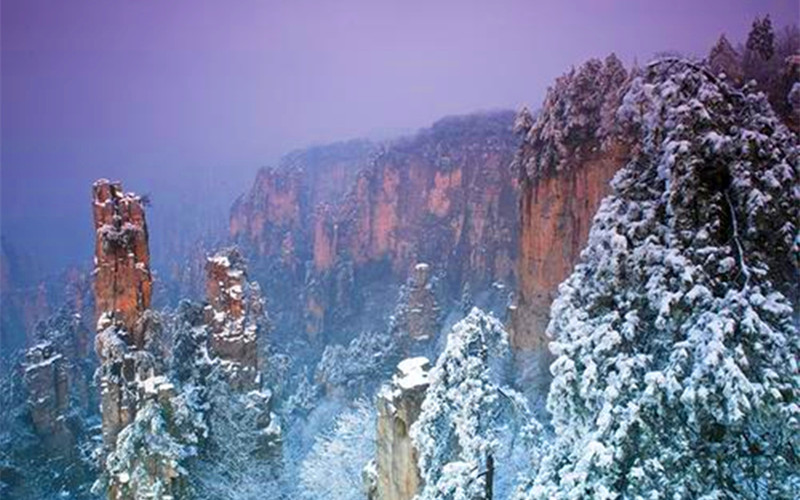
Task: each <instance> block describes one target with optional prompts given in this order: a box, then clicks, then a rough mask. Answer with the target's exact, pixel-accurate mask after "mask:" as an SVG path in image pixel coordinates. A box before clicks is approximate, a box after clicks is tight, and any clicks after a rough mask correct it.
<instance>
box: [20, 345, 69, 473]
mask: <svg viewBox="0 0 800 500" xmlns="http://www.w3.org/2000/svg"><path fill="white" fill-rule="evenodd" d="M25 384H26V386H27V389H28V409H29V411H30V416H31V422H32V424H33V429H34V431H35V432H36V434H37V435H38V436H39V437H40V438H41V439H42V441H43V443H44V445H45V448H46V449H47V450H48V451H50V452H51V453H54V454H55V455H57V456H60V457H61V458H67V457H70V456H71V455H73V454H74V452H75V451H76V450H75V448H74V446H75V435H74V434H73V432H72V430H71V429H70V428H69V426H68V425H67V422H68V419H69V413H70V394H69V384H70V381H69V368H68V362H67V360H66V358H65V357H64V356H63V355H62V354H61V353H59V352H58V350H57V349H56V348H55V347H54V346H53V344H52V343H50V342H42V343H39V344H37V345H35V346H33V347H31V348H30V349H28V351H27V353H26V355H25Z"/></svg>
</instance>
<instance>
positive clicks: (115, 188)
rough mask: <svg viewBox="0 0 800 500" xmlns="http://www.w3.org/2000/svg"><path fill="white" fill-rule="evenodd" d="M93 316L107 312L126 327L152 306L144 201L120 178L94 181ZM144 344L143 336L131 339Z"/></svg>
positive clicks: (131, 325)
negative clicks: (127, 190) (124, 186)
mask: <svg viewBox="0 0 800 500" xmlns="http://www.w3.org/2000/svg"><path fill="white" fill-rule="evenodd" d="M93 195H94V201H93V206H92V208H93V210H92V211H93V215H94V228H95V269H94V290H95V310H96V317H97V318H99V317H100V315H102V314H104V313H108V314H111V315H112V316H113V317H114V318H115V319H116V320H117V321H119V322H120V323H121V325H122V326H123V327H124V328H125V329H126V330H127V331H129V332H133V330H134V326H135V324H136V322H137V320H138V319H139V317H140V316H141V314H142V313H143V312H144V311H145V310H147V309H148V308H149V307H150V300H151V294H152V286H153V281H152V276H151V274H150V251H149V248H148V241H147V222H146V221H145V215H144V204H145V203H144V201H143V200H142V198H140V197H139V196H136V195H135V194H133V193H125V192H124V191H123V190H122V185H121V184H120V183H118V182H114V183H112V182H109V181H107V180H99V181H97V182H95V184H94V186H93ZM132 340H133V343H134V344H136V346H137V347H142V339H132Z"/></svg>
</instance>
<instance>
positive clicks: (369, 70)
mask: <svg viewBox="0 0 800 500" xmlns="http://www.w3.org/2000/svg"><path fill="white" fill-rule="evenodd" d="M799 12H800V7H798V0H783V1H778V0H740V1H730V0H728V1H723V0H672V1H669V2H658V3H656V2H654V1H643V0H640V1H622V0H593V1H589V0H580V1H555V0H553V1H547V2H545V1H534V0H526V1H505V0H491V1H490V0H485V1H482V2H474V1H467V0H458V1H446V2H445V1H435V0H428V1H417V0H403V1H396V2H384V1H379V0H365V1H350V0H337V1H308V0H291V1H235V2H221V1H215V2H205V1H200V0H191V1H168V2H165V1H150V0H147V1H142V0H138V1H135V2H134V1H116V0H115V1H99V0H98V1H81V0H72V1H63V0H61V1H40V0H34V1H32V0H2V11H1V12H0V16H2V32H1V33H2V61H1V63H2V74H1V76H2V116H1V119H2V122H1V125H2V171H1V172H2V177H1V178H0V182H2V200H1V202H2V211H1V215H2V232H3V235H4V237H6V238H8V239H9V240H10V241H11V243H12V244H14V246H16V247H17V248H18V249H22V250H24V251H27V252H30V253H32V254H34V255H37V256H39V257H40V258H41V260H43V261H46V263H47V268H48V269H49V270H53V269H57V268H58V267H59V266H62V265H64V264H66V263H75V262H81V261H82V262H88V261H89V259H90V252H91V227H90V225H91V224H90V213H89V186H90V184H91V182H92V181H93V180H94V179H96V178H98V177H103V176H105V177H110V178H114V179H120V180H123V182H124V183H125V185H126V188H128V189H134V190H137V191H142V192H150V193H152V196H153V199H154V207H153V212H158V211H159V210H161V211H162V212H161V216H160V217H161V219H159V215H158V214H156V215H154V217H152V218H151V219H152V220H151V226H153V225H155V226H156V227H155V228H152V229H154V230H153V231H152V232H153V233H154V234H158V231H159V225H158V224H159V220H163V218H164V217H166V215H165V214H168V213H171V212H170V210H172V211H173V212H174V211H175V210H183V211H184V213H185V212H186V211H192V210H193V208H192V206H191V204H190V203H183V202H182V201H181V200H186V199H190V198H191V196H190V195H187V194H186V191H192V190H194V189H195V188H197V189H198V190H200V191H201V192H205V191H204V190H207V189H208V186H210V185H214V184H216V183H219V184H220V185H221V187H220V196H219V198H218V199H217V200H215V203H218V204H220V207H224V206H227V204H228V203H229V202H230V201H231V198H232V196H233V195H234V194H235V193H237V192H240V191H243V190H244V189H246V188H247V187H248V185H249V182H250V181H251V179H252V177H253V175H254V173H255V170H256V169H257V168H258V167H259V166H261V165H265V164H269V163H271V162H273V161H274V160H275V159H276V158H277V157H278V156H280V155H281V154H283V153H285V152H287V151H289V150H291V149H294V148H297V147H301V146H304V145H308V144H312V143H320V142H326V141H332V140H338V139H347V138H352V137H357V136H363V135H386V134H387V133H392V132H396V131H401V130H408V129H415V128H418V127H421V126H425V125H428V124H430V123H431V122H432V121H434V120H436V119H437V118H440V117H441V116H443V115H447V114H454V113H464V112H469V111H474V110H478V109H487V108H500V107H511V108H518V107H519V106H520V105H521V104H523V103H528V104H531V105H533V106H534V107H535V106H537V105H538V104H539V102H540V101H541V99H542V97H543V93H544V90H545V89H546V87H547V86H548V84H549V83H550V82H551V81H552V80H553V79H554V78H555V77H556V76H558V75H559V74H561V73H563V72H564V71H566V70H567V69H569V67H570V65H572V64H577V63H580V62H581V61H583V60H584V59H586V58H588V57H591V56H604V55H606V54H607V53H609V52H611V51H615V52H616V53H617V54H618V55H619V56H620V57H621V58H622V59H623V60H624V61H625V62H626V63H629V62H631V61H632V60H633V58H634V57H638V59H639V60H640V61H645V60H647V59H648V58H649V57H650V56H652V54H653V53H655V52H657V51H662V50H668V49H673V50H679V51H683V52H687V53H691V54H705V53H706V51H707V49H708V48H709V46H710V45H711V44H712V43H713V42H714V40H715V39H716V37H717V36H718V35H719V33H720V32H723V31H724V32H726V33H728V34H729V37H730V38H731V39H732V40H736V41H739V40H742V39H743V38H744V37H745V35H746V33H747V30H748V28H749V25H750V23H751V21H752V18H753V17H754V16H755V15H757V14H764V13H770V14H771V16H772V18H773V22H774V24H776V25H779V26H780V25H784V24H788V23H797V22H798V15H800V14H799ZM181 203H183V205H181Z"/></svg>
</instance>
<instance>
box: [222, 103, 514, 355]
mask: <svg viewBox="0 0 800 500" xmlns="http://www.w3.org/2000/svg"><path fill="white" fill-rule="evenodd" d="M512 120H513V115H512V113H510V112H505V111H504V112H494V113H485V114H476V115H469V116H464V117H453V118H446V119H444V120H441V121H439V122H437V123H436V124H434V125H433V127H431V128H430V129H425V130H423V131H421V132H419V133H418V134H416V135H415V136H413V137H409V138H405V139H401V140H398V141H395V142H392V143H389V144H386V145H384V146H382V147H380V148H375V147H371V148H366V147H362V148H355V149H354V150H353V151H350V153H349V154H348V155H344V156H346V158H344V159H343V160H342V162H341V164H338V163H337V165H338V167H337V168H331V169H325V168H312V167H309V163H308V162H309V161H310V160H309V159H308V158H306V159H305V160H304V161H303V162H299V163H291V162H288V161H287V162H284V163H285V164H284V165H281V166H280V167H279V168H278V169H275V170H262V171H261V172H260V173H259V175H258V178H257V179H256V183H255V185H254V186H253V189H252V190H251V191H250V193H248V194H247V195H246V196H244V197H243V198H242V199H240V200H239V202H237V204H236V205H235V206H234V208H233V210H232V214H231V236H232V237H233V238H234V240H236V241H237V242H238V243H239V244H240V245H241V246H242V247H243V249H244V250H245V251H246V253H247V255H248V256H249V260H250V262H251V263H252V264H253V265H252V269H253V272H254V275H255V276H256V277H257V278H258V279H259V281H260V282H261V283H262V284H264V286H265V288H266V290H267V294H268V295H269V296H270V297H272V296H276V297H285V298H287V299H290V300H286V301H284V302H280V303H277V304H276V308H275V309H276V310H277V311H279V312H278V317H277V318H276V323H277V324H278V325H279V326H286V325H292V328H290V329H291V330H292V331H296V327H297V326H300V327H301V328H303V329H304V330H305V331H306V334H307V336H308V337H309V338H310V339H311V340H312V341H313V340H314V339H316V338H319V337H320V335H321V334H323V333H330V332H335V331H336V330H337V329H340V327H341V326H343V325H344V324H345V322H347V324H348V325H353V324H354V323H357V321H358V319H357V318H358V317H359V316H361V315H363V314H364V313H365V309H367V308H368V307H369V305H368V304H366V302H367V301H366V300H365V295H366V294H365V293H362V292H363V290H365V289H367V288H369V287H372V286H379V287H380V286H386V285H390V284H393V285H397V284H399V283H403V282H404V281H405V280H406V278H407V277H408V276H409V275H410V273H411V271H412V268H413V266H414V265H415V264H416V263H417V262H420V261H424V262H427V263H429V264H430V266H431V268H432V270H433V271H434V272H441V273H443V274H444V276H445V285H446V287H445V288H446V290H447V292H448V295H449V296H450V297H458V296H459V295H460V293H461V291H462V288H463V287H464V285H465V284H466V283H470V284H471V285H473V289H483V288H486V287H487V286H488V285H489V284H491V283H493V282H495V281H504V282H507V283H512V282H513V280H514V262H515V259H516V253H517V241H518V240H517V231H516V227H517V224H516V220H517V208H516V197H517V193H516V179H515V178H514V177H513V176H512V175H511V172H510V171H509V168H508V165H509V164H510V162H511V159H512V158H513V152H514V150H515V148H516V146H517V140H516V139H515V138H514V136H513V134H512V133H511V124H512ZM337 147H338V146H337ZM304 162H305V163H304ZM322 166H323V167H324V165H322ZM370 295H371V296H374V293H373V291H372V289H370ZM297 297H299V298H300V301H301V305H300V307H296V306H294V305H293V304H294V303H296V302H297Z"/></svg>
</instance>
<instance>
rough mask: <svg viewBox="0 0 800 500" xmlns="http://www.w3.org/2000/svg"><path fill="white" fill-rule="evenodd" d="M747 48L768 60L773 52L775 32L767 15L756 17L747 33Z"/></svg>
mask: <svg viewBox="0 0 800 500" xmlns="http://www.w3.org/2000/svg"><path fill="white" fill-rule="evenodd" d="M746 47H747V50H748V51H750V52H753V53H755V54H757V55H758V56H759V57H761V59H763V60H765V61H769V60H770V59H771V58H772V56H773V54H775V32H774V31H773V30H772V21H771V20H770V18H769V15H767V16H765V17H764V19H759V18H756V19H755V20H754V21H753V26H752V28H751V29H750V33H748V35H747V44H746Z"/></svg>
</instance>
